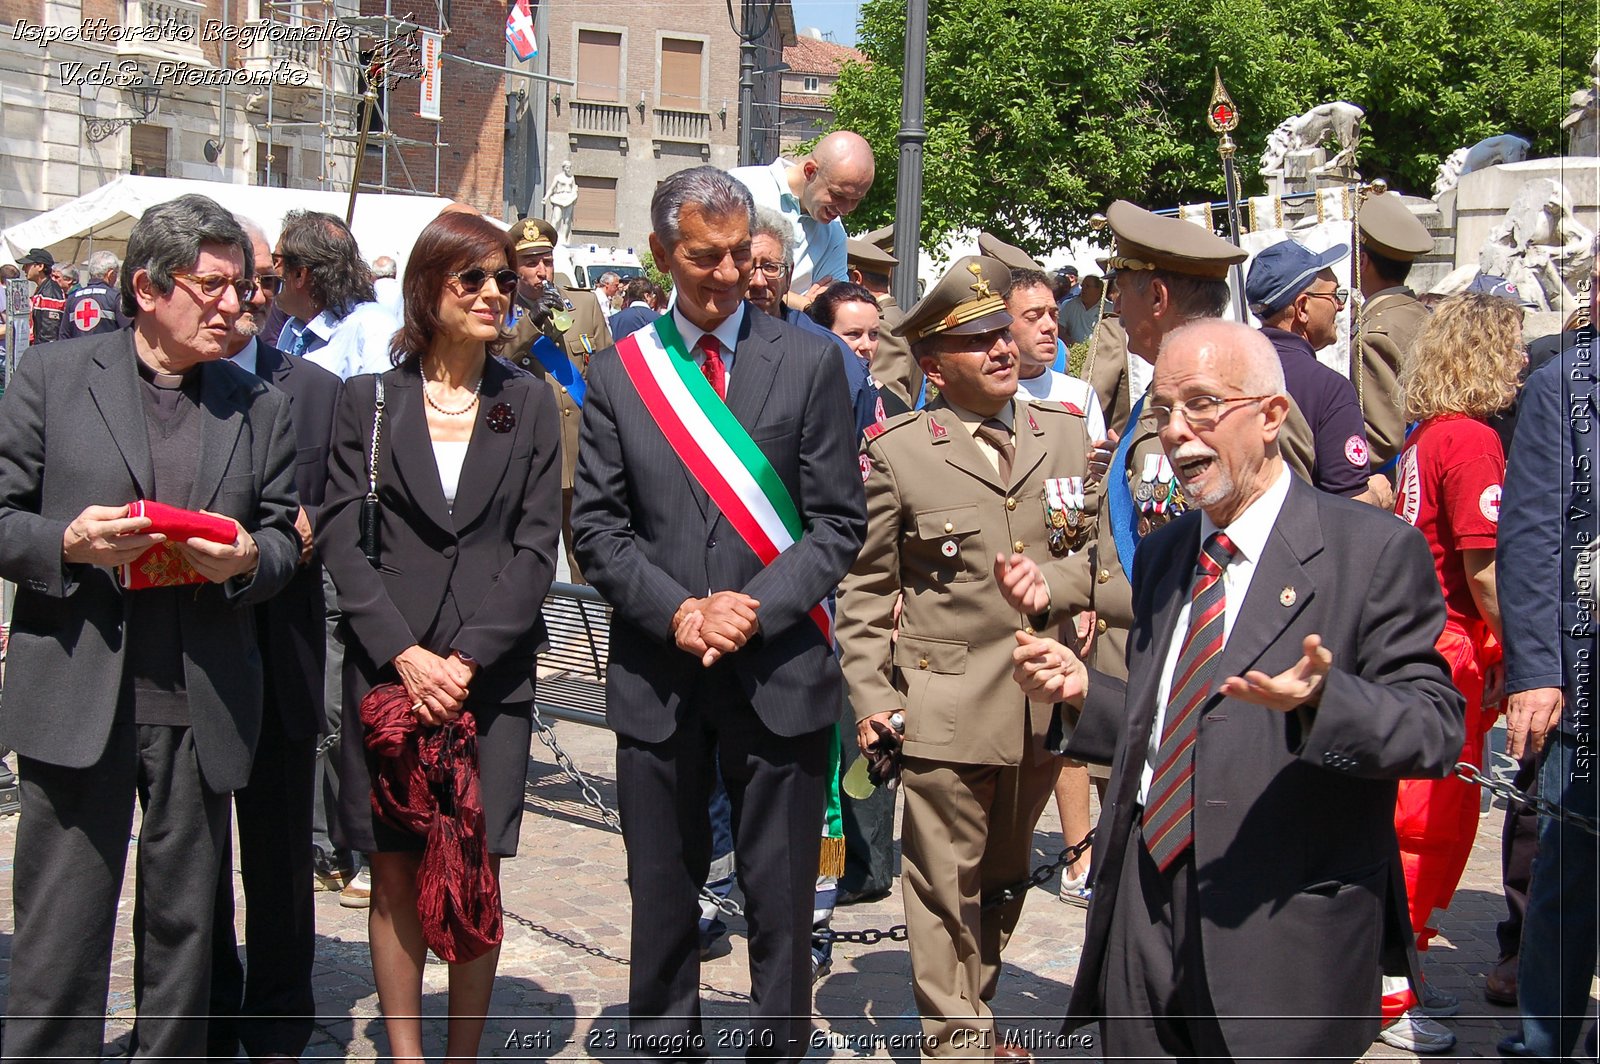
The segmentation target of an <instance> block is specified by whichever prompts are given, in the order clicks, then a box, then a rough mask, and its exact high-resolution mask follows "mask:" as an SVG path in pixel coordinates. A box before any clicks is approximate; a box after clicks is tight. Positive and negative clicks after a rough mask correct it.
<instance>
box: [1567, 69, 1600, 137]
mask: <svg viewBox="0 0 1600 1064" xmlns="http://www.w3.org/2000/svg"><path fill="white" fill-rule="evenodd" d="M1589 73H1590V74H1591V75H1593V80H1592V81H1591V82H1590V84H1589V87H1588V88H1587V89H1579V90H1578V91H1577V92H1575V93H1573V94H1572V100H1571V105H1572V110H1571V111H1569V112H1568V113H1567V117H1566V118H1563V119H1562V120H1561V128H1562V129H1564V130H1566V131H1567V154H1568V155H1576V156H1586V157H1588V158H1594V157H1595V156H1596V155H1600V52H1595V53H1594V58H1593V59H1592V60H1590V61H1589Z"/></svg>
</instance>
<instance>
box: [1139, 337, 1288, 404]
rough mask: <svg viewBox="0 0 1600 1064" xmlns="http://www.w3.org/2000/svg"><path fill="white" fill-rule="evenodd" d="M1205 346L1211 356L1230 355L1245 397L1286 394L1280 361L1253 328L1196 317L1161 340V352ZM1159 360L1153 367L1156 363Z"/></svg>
mask: <svg viewBox="0 0 1600 1064" xmlns="http://www.w3.org/2000/svg"><path fill="white" fill-rule="evenodd" d="M1180 343H1183V344H1193V345H1195V346H1196V347H1201V346H1204V347H1208V348H1210V349H1211V351H1212V352H1213V354H1217V355H1221V354H1228V355H1232V356H1233V358H1234V359H1235V360H1236V363H1237V366H1238V372H1239V382H1238V383H1239V387H1240V388H1241V389H1243V390H1244V392H1245V393H1246V394H1248V395H1287V394H1289V392H1288V386H1287V385H1286V384H1285V383H1284V378H1283V360H1282V359H1280V358H1279V357H1278V351H1277V349H1276V348H1274V347H1273V346H1272V341H1270V340H1268V339H1267V338H1266V337H1265V336H1263V335H1262V334H1261V332H1260V331H1259V330H1257V329H1252V328H1250V326H1248V325H1240V324H1239V323H1238V322H1236V321H1224V320H1222V319H1221V318H1197V319H1195V320H1193V321H1190V322H1188V323H1186V324H1184V325H1180V326H1179V327H1178V328H1176V329H1174V330H1172V332H1170V333H1168V334H1167V335H1166V336H1165V337H1163V338H1162V340H1161V352H1162V354H1165V353H1166V351H1167V349H1168V348H1170V347H1172V346H1174V345H1175V344H1180ZM1159 361H1160V360H1159V358H1158V359H1157V364H1159Z"/></svg>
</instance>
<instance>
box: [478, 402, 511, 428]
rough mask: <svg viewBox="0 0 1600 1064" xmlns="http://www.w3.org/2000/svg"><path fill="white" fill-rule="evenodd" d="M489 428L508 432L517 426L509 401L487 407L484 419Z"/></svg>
mask: <svg viewBox="0 0 1600 1064" xmlns="http://www.w3.org/2000/svg"><path fill="white" fill-rule="evenodd" d="M486 420H487V421H488V423H489V428H490V429H491V430H493V431H495V432H510V431H511V430H512V429H514V428H516V427H517V415H516V412H515V411H514V410H512V409H511V404H510V403H496V404H494V406H493V407H491V408H490V409H489V416H488V418H487V419H486Z"/></svg>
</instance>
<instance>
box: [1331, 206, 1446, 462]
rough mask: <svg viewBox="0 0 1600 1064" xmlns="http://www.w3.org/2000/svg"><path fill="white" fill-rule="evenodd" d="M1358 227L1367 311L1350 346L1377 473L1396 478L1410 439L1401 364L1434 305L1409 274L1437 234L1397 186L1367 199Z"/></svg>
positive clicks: (1352, 372)
mask: <svg viewBox="0 0 1600 1064" xmlns="http://www.w3.org/2000/svg"><path fill="white" fill-rule="evenodd" d="M1356 228H1357V230H1358V231H1359V232H1360V236H1361V249H1360V259H1359V261H1358V262H1357V271H1358V272H1359V274H1360V281H1361V313H1360V315H1359V316H1358V317H1357V319H1356V336H1357V342H1356V343H1355V344H1352V345H1351V363H1352V364H1351V366H1350V380H1351V381H1352V382H1353V383H1354V384H1355V386H1356V398H1357V399H1358V400H1359V401H1360V403H1361V416H1362V419H1363V420H1364V421H1366V424H1367V447H1368V454H1369V459H1368V460H1369V461H1370V462H1371V466H1372V469H1373V471H1374V472H1378V473H1387V474H1389V475H1391V476H1392V475H1393V467H1394V459H1395V456H1396V455H1398V454H1399V453H1400V451H1401V449H1402V448H1403V447H1404V445H1405V439H1406V419H1405V415H1404V414H1403V413H1402V412H1401V406H1400V366H1401V364H1402V363H1403V362H1404V360H1405V357H1406V355H1407V354H1409V353H1410V351H1411V343H1412V341H1413V340H1415V339H1416V338H1417V333H1419V332H1421V331H1422V327H1423V326H1424V325H1426V324H1427V322H1428V308H1427V307H1425V306H1423V305H1422V304H1421V303H1419V302H1417V297H1416V295H1415V294H1414V293H1413V292H1412V291H1411V289H1409V288H1407V287H1406V283H1405V282H1406V276H1407V274H1409V273H1410V272H1411V264H1412V263H1413V262H1414V261H1416V260H1417V259H1418V258H1420V257H1421V256H1423V255H1426V254H1428V252H1430V251H1432V250H1433V237H1432V236H1431V235H1429V233H1428V229H1427V226H1425V225H1423V224H1422V223H1421V222H1420V221H1418V220H1417V216H1416V215H1414V214H1412V213H1411V210H1410V208H1408V207H1407V206H1406V205H1405V201H1404V200H1402V199H1401V198H1400V197H1399V196H1398V195H1397V194H1395V193H1393V192H1386V193H1384V194H1383V195H1381V196H1372V197H1369V198H1368V199H1367V200H1366V201H1365V202H1364V203H1362V205H1361V210H1360V213H1359V214H1358V215H1357V221H1356Z"/></svg>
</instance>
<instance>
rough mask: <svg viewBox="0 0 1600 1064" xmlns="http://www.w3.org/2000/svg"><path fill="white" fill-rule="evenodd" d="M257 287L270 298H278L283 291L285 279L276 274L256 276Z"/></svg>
mask: <svg viewBox="0 0 1600 1064" xmlns="http://www.w3.org/2000/svg"><path fill="white" fill-rule="evenodd" d="M256 287H257V288H259V289H261V290H262V291H263V292H265V293H267V295H269V296H276V295H277V294H278V293H279V292H281V291H283V278H282V277H279V276H278V275H277V274H275V273H258V274H256Z"/></svg>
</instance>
